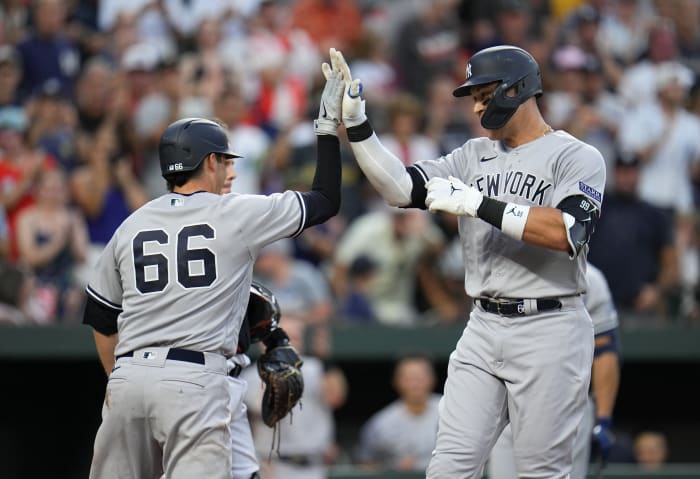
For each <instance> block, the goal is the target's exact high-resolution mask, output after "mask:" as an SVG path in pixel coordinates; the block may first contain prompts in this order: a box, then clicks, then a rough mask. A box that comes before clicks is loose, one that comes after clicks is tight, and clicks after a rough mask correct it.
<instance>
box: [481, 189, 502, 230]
mask: <svg viewBox="0 0 700 479" xmlns="http://www.w3.org/2000/svg"><path fill="white" fill-rule="evenodd" d="M505 211H506V204H505V203H504V202H503V201H499V200H494V199H493V198H489V197H488V196H484V199H483V200H482V201H481V205H479V209H478V210H476V215H477V216H478V217H479V218H481V219H482V220H484V221H486V222H487V223H489V224H492V225H493V226H495V227H496V228H498V229H501V224H502V223H503V213H504V212H505Z"/></svg>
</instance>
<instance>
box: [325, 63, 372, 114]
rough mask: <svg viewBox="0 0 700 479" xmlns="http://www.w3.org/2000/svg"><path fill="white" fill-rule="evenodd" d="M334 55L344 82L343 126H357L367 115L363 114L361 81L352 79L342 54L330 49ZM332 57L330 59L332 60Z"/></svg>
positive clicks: (363, 103)
mask: <svg viewBox="0 0 700 479" xmlns="http://www.w3.org/2000/svg"><path fill="white" fill-rule="evenodd" d="M332 50H333V51H334V52H335V53H333V54H332V55H334V57H335V63H334V67H335V65H337V68H338V69H339V70H340V71H341V72H342V74H343V80H344V81H345V95H343V125H345V127H346V128H350V127H353V126H358V125H361V124H363V123H364V122H365V121H367V115H366V114H365V101H364V100H363V99H362V96H361V95H362V81H360V80H359V79H354V80H353V79H352V73H350V67H349V66H348V62H346V61H345V57H343V54H342V53H341V52H340V51H338V50H335V49H332ZM334 57H333V56H332V57H331V59H333V58H334Z"/></svg>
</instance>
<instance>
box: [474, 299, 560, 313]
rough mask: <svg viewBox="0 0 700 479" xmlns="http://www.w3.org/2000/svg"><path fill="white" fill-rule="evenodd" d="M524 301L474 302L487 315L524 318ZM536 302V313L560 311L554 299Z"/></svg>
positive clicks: (557, 302) (556, 300) (484, 300)
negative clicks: (486, 312)
mask: <svg viewBox="0 0 700 479" xmlns="http://www.w3.org/2000/svg"><path fill="white" fill-rule="evenodd" d="M525 301H526V300H525V299H508V300H503V301H493V300H491V299H488V298H477V299H475V300H474V302H476V303H478V304H479V305H480V306H481V307H482V308H483V309H484V311H488V312H489V313H494V314H500V315H501V316H525V315H526V314H528V313H527V312H526V311H525ZM535 301H536V302H537V311H532V312H531V313H530V314H532V313H534V312H541V311H551V310H553V309H561V301H559V300H558V299H555V298H542V299H537V300H535Z"/></svg>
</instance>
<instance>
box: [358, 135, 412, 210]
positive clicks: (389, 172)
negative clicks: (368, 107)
mask: <svg viewBox="0 0 700 479" xmlns="http://www.w3.org/2000/svg"><path fill="white" fill-rule="evenodd" d="M348 139H349V140H350V146H351V148H352V152H353V154H354V155H355V159H356V160H357V164H358V165H360V169H362V172H363V173H364V174H365V176H367V179H368V180H369V182H370V183H371V184H372V186H373V187H374V189H375V190H376V191H377V192H378V193H379V194H380V195H381V196H382V197H383V198H384V200H385V201H386V202H387V203H389V204H390V205H392V206H406V205H408V204H410V203H411V191H412V189H413V182H412V180H411V177H410V176H409V174H408V173H407V172H406V168H405V167H404V165H403V163H401V160H399V159H398V158H397V157H396V156H394V155H393V154H392V153H391V152H390V151H389V150H387V149H386V148H385V147H384V145H382V144H381V142H380V141H379V138H377V135H376V134H375V133H374V132H373V131H372V127H371V126H370V124H369V122H365V123H363V124H362V125H359V126H355V127H352V128H348Z"/></svg>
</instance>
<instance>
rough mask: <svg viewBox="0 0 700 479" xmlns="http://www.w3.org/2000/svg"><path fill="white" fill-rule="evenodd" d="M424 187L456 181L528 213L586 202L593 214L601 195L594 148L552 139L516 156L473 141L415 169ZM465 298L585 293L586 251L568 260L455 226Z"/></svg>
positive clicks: (473, 224) (476, 222)
mask: <svg viewBox="0 0 700 479" xmlns="http://www.w3.org/2000/svg"><path fill="white" fill-rule="evenodd" d="M414 166H415V167H416V168H417V170H418V171H420V172H421V173H422V174H423V175H424V179H425V181H426V182H427V181H428V180H429V179H430V178H432V177H435V176H437V177H443V178H447V177H448V176H450V175H451V176H454V177H456V178H459V179H460V180H462V181H463V182H464V183H466V184H467V185H471V186H474V187H475V188H477V189H478V190H479V191H481V192H482V193H483V194H484V195H486V196H488V197H491V198H496V199H498V200H501V201H505V202H512V203H518V204H521V205H528V206H549V207H556V206H557V205H558V204H559V203H560V202H561V201H562V200H563V199H564V198H566V197H569V196H575V195H583V196H585V197H586V198H587V199H588V200H590V201H591V202H592V203H593V204H595V205H596V206H597V207H598V208H600V206H601V202H602V199H603V194H602V192H603V190H604V187H605V162H604V161H603V158H602V156H601V155H600V153H599V152H598V150H596V149H595V148H593V147H592V146H590V145H588V144H586V143H583V142H581V141H579V140H577V139H576V138H574V137H573V136H571V135H569V134H568V133H566V132H564V131H556V132H554V133H551V134H549V135H546V136H543V137H541V138H539V139H537V140H534V141H531V142H529V143H525V144H523V145H521V146H518V147H517V148H507V147H505V146H504V144H503V143H501V142H499V141H493V140H490V139H488V138H476V139H473V140H470V141H468V142H467V143H465V144H464V145H463V146H462V147H460V148H458V149H456V150H454V151H453V152H452V153H450V154H448V155H446V156H444V157H441V158H438V159H435V160H421V161H419V162H417V163H416V164H415V165H414ZM459 230H460V233H461V234H460V236H461V239H462V248H463V257H464V261H465V269H466V272H467V273H466V275H465V289H466V292H467V294H468V295H469V296H471V297H473V298H475V297H482V296H488V297H494V298H499V297H500V298H542V297H557V296H570V295H573V294H578V293H582V292H583V291H584V290H585V279H584V263H585V261H586V253H587V246H586V247H585V248H586V251H582V254H579V255H578V256H577V257H576V258H575V260H574V261H572V260H571V259H570V258H569V256H568V255H567V254H566V253H563V252H559V251H554V250H550V249H546V248H541V247H538V246H533V245H530V244H527V243H524V242H523V241H519V240H516V239H513V238H511V237H509V236H507V235H505V234H504V233H503V232H502V231H500V230H499V229H497V228H494V227H493V226H491V225H490V224H488V223H486V222H484V221H482V220H481V219H479V218H470V217H467V216H462V217H460V218H459Z"/></svg>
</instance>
